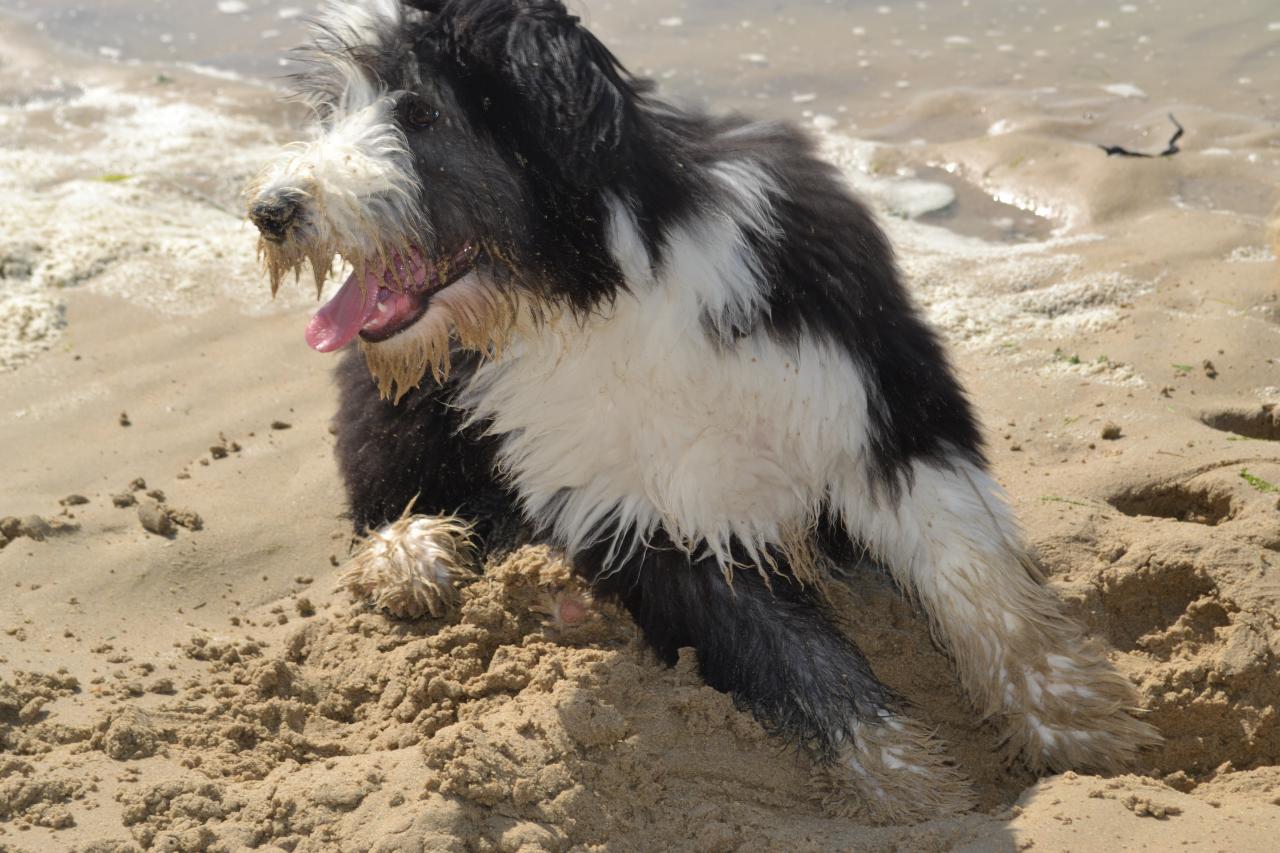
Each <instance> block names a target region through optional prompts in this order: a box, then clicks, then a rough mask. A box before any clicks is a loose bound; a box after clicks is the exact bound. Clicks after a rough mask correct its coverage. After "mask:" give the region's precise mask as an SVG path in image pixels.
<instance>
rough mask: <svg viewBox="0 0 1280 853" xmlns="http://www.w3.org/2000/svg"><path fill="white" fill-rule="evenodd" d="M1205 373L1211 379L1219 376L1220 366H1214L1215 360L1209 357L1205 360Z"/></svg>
mask: <svg viewBox="0 0 1280 853" xmlns="http://www.w3.org/2000/svg"><path fill="white" fill-rule="evenodd" d="M1204 375H1205V376H1207V377H1209V378H1210V379H1217V378H1218V368H1216V367H1214V366H1213V362H1212V361H1209V359H1207V358H1206V359H1205V360H1204Z"/></svg>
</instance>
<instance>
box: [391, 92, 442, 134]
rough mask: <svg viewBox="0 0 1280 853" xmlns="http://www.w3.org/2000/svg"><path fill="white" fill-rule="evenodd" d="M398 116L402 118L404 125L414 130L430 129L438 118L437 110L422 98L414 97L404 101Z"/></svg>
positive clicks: (438, 112)
mask: <svg viewBox="0 0 1280 853" xmlns="http://www.w3.org/2000/svg"><path fill="white" fill-rule="evenodd" d="M400 114H401V116H403V118H404V123H405V124H406V125H408V126H409V127H411V128H413V129H415V130H421V129H422V128H424V127H430V126H431V125H432V124H434V123H435V120H436V119H438V118H440V111H439V110H437V109H436V108H435V107H433V106H431V105H430V104H428V103H427V102H426V101H424V100H422V98H415V97H410V98H406V99H405V101H404V103H403V104H402V105H401V107H400Z"/></svg>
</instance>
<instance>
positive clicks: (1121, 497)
mask: <svg viewBox="0 0 1280 853" xmlns="http://www.w3.org/2000/svg"><path fill="white" fill-rule="evenodd" d="M1108 503H1110V504H1111V505H1112V506H1113V507H1115V508H1116V509H1118V510H1120V511H1121V512H1123V513H1124V514H1125V515H1132V516H1141V515H1145V516H1151V517H1154V518H1172V519H1174V520H1176V521H1187V522H1191V523H1192V524H1207V525H1209V526H1211V527H1212V526H1214V525H1217V524H1221V523H1222V522H1224V521H1227V520H1228V519H1230V518H1231V517H1232V516H1233V515H1234V514H1235V508H1234V507H1233V506H1232V505H1231V495H1230V493H1229V492H1227V491H1226V490H1225V489H1223V488H1221V487H1216V488H1215V487H1210V486H1192V485H1187V484H1183V483H1157V484H1154V485H1147V486H1138V487H1136V488H1133V489H1127V490H1125V491H1123V492H1121V493H1120V494H1118V495H1115V496H1114V497H1112V498H1110V499H1109V500H1108Z"/></svg>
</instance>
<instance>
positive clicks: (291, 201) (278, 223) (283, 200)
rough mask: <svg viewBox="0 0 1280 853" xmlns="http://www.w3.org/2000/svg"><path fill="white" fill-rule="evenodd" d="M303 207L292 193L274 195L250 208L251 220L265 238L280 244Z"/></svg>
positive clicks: (260, 200) (264, 198)
mask: <svg viewBox="0 0 1280 853" xmlns="http://www.w3.org/2000/svg"><path fill="white" fill-rule="evenodd" d="M301 206H302V205H301V203H300V201H299V199H298V198H297V196H295V195H293V194H291V193H272V194H270V195H266V196H263V197H262V198H260V199H258V200H257V201H255V202H254V203H253V204H252V205H251V206H250V207H249V218H250V219H252V220H253V224H254V225H257V226H258V230H259V231H261V232H262V236H263V237H266V238H267V239H268V240H275V241H276V242H279V241H281V240H283V239H284V237H285V235H286V234H288V233H289V226H290V225H292V224H293V221H294V220H295V219H297V218H298V210H299V209H300V208H301Z"/></svg>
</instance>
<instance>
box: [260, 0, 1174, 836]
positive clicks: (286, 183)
mask: <svg viewBox="0 0 1280 853" xmlns="http://www.w3.org/2000/svg"><path fill="white" fill-rule="evenodd" d="M304 58H305V59H306V60H307V62H308V63H309V70H307V71H306V72H304V73H303V74H301V75H300V77H299V89H300V93H301V95H302V96H304V97H305V98H306V99H307V101H308V102H309V103H310V104H311V105H313V106H314V108H315V111H316V113H317V115H318V119H319V132H318V134H317V136H316V138H315V139H314V140H313V141H311V142H307V143H300V144H298V145H296V146H293V147H290V148H288V149H286V150H285V151H284V152H283V153H282V155H281V157H280V158H279V159H278V161H276V162H274V163H273V164H271V165H270V166H269V167H268V168H267V169H266V170H264V172H263V173H262V175H261V177H260V178H259V179H258V180H257V181H256V182H255V184H254V185H253V186H252V187H251V188H250V191H249V205H250V216H251V218H252V219H253V221H254V222H255V223H256V224H257V226H258V228H259V229H260V230H261V233H262V241H261V248H262V252H263V256H264V260H265V265H266V267H267V269H268V271H269V273H270V276H271V280H272V285H273V287H274V286H276V285H278V283H279V281H280V279H281V277H282V276H283V275H284V274H285V273H287V272H289V271H293V272H295V273H297V272H298V271H299V270H300V268H301V267H302V266H303V265H304V263H309V264H310V266H311V267H312V269H313V271H314V274H315V277H316V283H317V286H320V285H321V284H322V283H323V281H324V280H325V278H326V277H327V276H328V275H329V274H330V272H331V271H332V269H333V267H334V263H335V262H334V258H335V256H341V257H342V258H344V259H345V261H346V262H347V263H349V264H351V265H352V266H353V268H354V269H355V273H354V274H353V275H352V276H351V278H350V279H349V280H348V281H347V282H346V284H345V285H344V286H343V287H342V288H341V289H340V290H339V291H338V293H337V295H336V296H334V298H333V299H332V300H331V301H330V302H329V303H328V304H327V305H325V306H324V307H323V308H321V309H320V311H319V313H317V314H316V316H315V317H314V319H313V320H312V321H311V324H310V326H309V328H308V329H307V339H308V341H309V342H310V344H311V345H312V346H313V347H314V348H316V349H318V350H320V351H322V352H328V351H334V350H338V349H343V348H346V354H345V355H344V356H343V360H342V363H341V366H340V367H339V374H338V375H339V382H340V385H341V395H342V401H341V409H340V411H339V414H338V417H337V421H336V423H337V429H338V456H339V461H340V464H341V469H342V474H343V476H344V478H345V481H346V487H347V491H348V494H349V497H350V501H351V510H352V513H353V515H354V519H355V523H356V525H357V527H358V528H359V529H360V530H362V531H363V530H366V529H367V530H371V531H372V533H371V534H370V537H369V540H368V542H367V543H366V546H365V548H364V550H363V551H362V552H361V553H360V554H359V555H358V557H357V558H356V563H355V567H354V569H353V571H352V573H351V575H350V576H349V577H350V579H351V585H352V586H353V588H356V589H358V590H361V591H364V592H366V593H368V594H369V595H370V596H372V597H374V598H376V599H377V601H378V603H380V604H382V605H384V606H386V607H388V608H389V609H391V610H392V611H394V612H398V613H402V614H413V613H421V612H424V611H425V610H431V611H432V612H433V613H435V612H438V611H439V608H440V606H441V605H443V604H446V603H447V599H448V598H449V595H450V592H451V591H452V590H453V588H454V587H453V576H454V574H455V573H456V572H457V571H459V570H460V569H463V568H465V564H466V563H467V562H468V561H470V560H472V559H475V557H476V556H482V554H481V555H474V554H471V553H470V552H469V550H468V545H469V541H470V535H469V531H470V530H474V533H475V538H476V539H477V540H478V541H479V543H480V545H481V548H482V550H491V549H493V548H495V547H497V543H499V542H500V541H504V539H505V538H507V534H509V533H510V532H511V529H512V526H513V524H514V525H523V526H524V529H525V530H526V531H527V533H528V536H527V537H526V538H532V540H533V541H539V542H545V543H550V544H551V545H553V546H554V547H556V548H557V549H559V550H561V551H562V552H563V553H564V554H565V555H566V556H567V557H568V559H569V560H570V561H571V562H572V564H573V566H574V570H575V571H576V572H577V573H578V574H580V575H581V576H582V577H583V578H584V579H586V580H587V581H588V582H589V583H590V584H591V586H592V588H593V589H594V590H595V591H596V592H597V593H598V594H600V595H602V596H605V597H608V598H611V599H613V600H615V601H617V602H620V603H621V604H622V605H623V606H624V607H625V608H626V609H627V610H628V611H629V612H630V613H631V614H632V616H633V617H634V618H635V620H636V622H637V624H638V625H639V626H640V628H641V630H642V631H643V633H644V635H645V637H646V638H647V639H648V641H649V642H650V643H651V644H652V646H653V648H654V650H655V651H656V652H657V654H658V655H659V656H660V657H662V658H663V659H664V660H666V661H674V660H675V657H676V652H677V650H678V649H679V648H681V647H685V646H692V647H693V648H695V649H696V650H697V656H698V662H699V665H700V667H701V671H702V674H703V676H704V677H705V679H706V681H707V683H708V684H710V685H712V686H714V687H716V688H718V689H720V690H724V691H727V692H728V693H730V694H732V695H733V696H734V697H735V698H736V699H737V700H738V701H739V703H740V704H741V705H742V706H744V707H746V708H748V709H750V710H751V711H752V712H753V713H754V714H755V716H756V717H757V718H758V719H759V720H761V721H762V722H763V723H764V724H766V725H767V726H769V727H770V728H771V729H773V730H775V731H777V732H779V733H780V734H782V735H784V736H787V737H789V738H791V739H793V740H795V741H797V742H798V743H800V744H802V745H803V746H804V747H805V748H806V749H808V750H809V751H810V753H811V754H812V756H813V757H814V759H815V760H816V763H817V764H818V765H819V766H820V767H823V768H825V770H824V773H826V774H828V776H831V775H834V776H835V777H838V778H840V779H843V780H845V782H847V783H849V784H851V785H852V790H853V791H854V793H853V794H852V795H850V794H849V792H850V788H849V787H845V788H844V789H843V791H844V793H845V795H846V799H845V804H846V805H847V806H848V807H849V808H850V809H851V810H852V809H861V810H864V811H865V812H869V813H870V814H872V815H874V816H876V817H879V818H881V819H889V820H904V819H912V818H918V817H922V816H929V815H931V814H936V813H940V812H944V811H948V810H955V809H959V808H963V807H965V806H966V805H967V804H968V803H969V802H970V795H969V792H968V787H967V785H966V783H965V781H964V778H963V776H962V775H961V774H960V773H959V772H958V771H957V770H956V769H955V768H954V766H953V765H952V764H951V762H950V761H949V760H948V759H947V758H946V756H945V753H944V750H943V746H942V744H941V743H940V742H939V741H938V740H937V739H936V738H935V737H934V736H933V735H932V734H931V732H930V730H929V729H928V728H927V727H925V726H924V725H922V724H920V723H918V722H916V721H915V720H913V719H911V718H910V717H909V716H907V715H906V713H905V712H904V705H903V702H902V701H901V700H900V699H899V698H898V697H896V696H895V695H894V694H893V693H892V692H891V691H890V690H888V689H887V688H886V687H885V686H884V685H882V684H881V683H880V682H879V681H877V680H876V677H875V676H874V675H873V674H872V671H871V668H870V667H869V666H868V664H867V661H866V660H865V659H864V657H863V656H862V654H861V653H860V652H859V651H858V649H857V648H856V647H855V646H854V644H853V643H852V642H851V641H850V640H849V639H848V638H847V637H846V636H845V635H844V634H843V633H841V631H840V630H838V629H837V627H836V626H835V624H834V623H833V621H832V615H831V613H830V612H829V610H828V607H827V605H826V603H825V599H824V597H823V595H822V593H821V590H822V587H823V581H824V577H825V575H824V568H823V567H824V566H827V565H829V564H830V562H834V563H836V564H839V563H841V562H843V563H846V564H849V563H852V562H855V561H856V560H857V559H858V558H859V556H860V555H862V554H864V553H866V554H869V555H871V556H872V557H873V558H875V559H876V560H877V561H879V562H882V563H883V564H884V565H886V566H887V567H888V568H889V570H890V571H891V572H892V575H893V577H894V578H895V579H896V581H897V582H898V583H899V584H900V585H901V587H902V588H903V589H904V590H905V591H906V592H907V593H908V594H909V595H911V596H912V597H913V598H914V599H915V600H917V601H918V602H919V603H920V605H921V606H922V607H923V608H924V610H925V612H926V613H927V614H928V616H929V619H930V621H931V624H932V626H933V629H934V632H935V635H936V637H937V639H938V640H939V641H940V643H941V644H942V645H943V646H944V647H945V648H946V649H947V650H948V652H949V653H950V654H951V656H952V657H953V658H954V659H955V662H956V665H957V667H958V669H959V672H960V676H961V678H962V680H963V682H964V685H965V687H966V688H967V689H968V691H969V693H970V694H971V695H972V697H973V700H974V702H975V703H976V705H977V710H978V711H979V712H980V713H981V714H982V715H984V716H993V717H998V718H999V720H1000V724H1001V725H1002V726H1003V727H1004V731H1005V732H1006V733H1007V738H1008V741H1009V742H1010V744H1011V745H1012V748H1013V749H1015V750H1017V751H1018V752H1019V753H1020V754H1021V755H1022V756H1023V758H1024V759H1025V760H1026V762H1027V763H1028V764H1030V765H1031V766H1032V767H1033V768H1036V769H1054V770H1058V769H1065V768H1071V767H1075V768H1091V769H1099V770H1107V769H1111V768H1116V767H1118V766H1120V765H1122V764H1124V763H1125V762H1126V761H1128V760H1130V759H1132V758H1133V757H1134V755H1135V752H1136V751H1137V750H1138V749H1139V748H1140V747H1141V746H1143V745H1145V744H1147V743H1150V742H1152V741H1153V740H1155V738H1156V735H1155V732H1154V731H1153V730H1152V729H1151V728H1150V727H1149V726H1147V725H1146V724H1145V723H1142V722H1139V721H1137V720H1135V719H1134V718H1133V717H1132V716H1130V713H1129V712H1130V711H1131V710H1132V709H1133V708H1134V706H1135V705H1136V695H1135V693H1134V691H1133V689H1132V687H1131V686H1130V685H1129V684H1128V683H1127V682H1126V681H1125V680H1124V679H1123V678H1121V677H1120V676H1119V675H1117V673H1116V672H1115V671H1114V670H1113V669H1112V668H1111V667H1110V666H1109V665H1108V663H1107V661H1106V659H1105V657H1104V656H1103V654H1102V652H1101V651H1100V650H1099V649H1098V648H1096V647H1095V646H1094V645H1092V644H1091V643H1090V642H1088V641H1087V640H1086V639H1085V638H1084V637H1083V636H1082V632H1081V629H1080V628H1079V626H1077V625H1076V624H1074V623H1073V622H1072V621H1071V620H1069V619H1068V618H1067V617H1066V616H1064V614H1063V612H1062V608H1061V606H1060V604H1059V602H1058V601H1057V600H1056V599H1055V597H1054V596H1053V594H1052V593H1051V592H1050V591H1049V590H1047V589H1046V588H1045V587H1044V585H1043V584H1042V582H1041V580H1040V578H1039V577H1038V575H1037V573H1036V570H1035V568H1034V567H1033V566H1032V564H1031V563H1030V561H1029V560H1028V557H1027V555H1026V551H1025V549H1024V545H1023V542H1022V539H1021V536H1020V534H1019V531H1018V528H1017V525H1016V524H1015V522H1014V519H1013V518H1012V517H1011V515H1010V512H1009V510H1008V508H1007V506H1006V504H1005V499H1004V496H1003V494H1002V492H1001V489H1000V487H999V486H998V485H997V484H996V483H995V482H994V481H993V480H992V478H991V476H990V475H989V474H988V473H987V469H986V463H985V461H984V458H983V451H982V442H981V438H980V435H979V429H978V426H977V424H976V423H975V420H974V416H973V413H972V411H971V409H970V407H969V404H968V402H967V401H966V399H965V396H964V393H963V391H962V390H961V388H960V387H959V385H958V384H957V381H956V379H955V376H954V375H953V373H952V370H951V368H950V367H949V365H948V362H947V357H946V354H945V353H944V351H943V349H942V347H941V345H940V344H939V341H938V339H937V337H936V336H935V335H934V333H933V332H932V331H931V330H930V329H929V328H928V327H927V326H926V325H925V324H924V323H923V322H922V320H921V319H920V317H919V316H918V314H917V313H916V311H915V309H914V308H913V306H912V303H911V301H910V299H909V297H908V295H907V293H906V292H905V290H904V289H903V286H902V284H901V282H900V281H899V278H898V274H897V272H896V271H895V267H894V261H893V256H892V252H891V250H890V247H889V245H888V244H887V243H886V240H885V237H884V235H883V234H882V233H881V231H880V229H879V228H878V227H877V226H876V223H875V222H874V220H873V217H872V216H871V215H870V214H869V213H868V211H867V209H866V208H864V207H863V206H862V205H861V204H860V203H859V202H858V201H857V200H856V199H854V198H853V197H851V195H850V193H849V191H848V190H847V189H846V187H845V185H844V183H843V182H842V180H841V178H840V176H839V175H838V174H837V173H836V172H835V170H834V169H833V168H832V167H830V166H828V165H827V164H825V163H823V162H822V161H820V160H819V159H818V158H817V157H816V156H815V155H814V152H813V148H812V145H811V144H810V142H809V140H807V139H806V138H805V136H804V135H803V134H801V133H800V132H798V131H796V130H795V129H793V128H790V127H787V126H784V125H780V124H775V123H766V124H756V123H751V122H749V121H747V120H745V119H742V118H738V117H728V118H713V117H709V116H705V115H700V114H696V113H691V112H687V111H683V110H680V109H676V108H673V107H672V106H670V105H668V104H666V103H664V102H663V101H661V100H659V99H658V98H656V97H655V96H654V95H653V93H652V87H651V85H650V84H649V83H647V82H646V81H643V80H639V79H637V78H635V77H632V76H631V75H629V74H628V73H627V72H626V71H625V70H624V69H623V67H622V66H621V65H620V64H619V63H618V61H617V60H616V59H615V58H614V57H613V55H612V54H611V53H610V52H609V51H608V49H606V48H605V47H604V45H602V44H601V43H600V42H599V41H598V40H597V39H596V38H594V37H593V36H592V35H591V34H590V33H589V32H588V31H587V30H586V29H584V28H583V27H582V26H581V24H580V23H579V22H578V19H577V18H575V17H573V16H571V15H569V14H568V13H567V12H566V10H565V8H564V6H563V5H562V4H561V3H560V2H559V0H407V2H404V3H401V2H399V0H354V2H351V3H349V4H345V5H337V6H334V7H332V8H331V9H330V10H329V11H328V12H327V13H326V14H325V16H324V17H322V18H321V20H320V21H319V22H318V25H317V28H316V33H315V38H314V41H313V43H312V44H311V45H310V47H309V48H307V49H306V52H305V57H304ZM352 341H358V349H357V348H355V347H349V348H348V347H347V344H349V343H351V342H352ZM370 373H372V376H373V380H372V381H371V379H370V375H369V374H370ZM415 496H417V497H416V504H415V510H416V511H417V512H419V513H427V514H424V515H414V516H409V517H402V516H401V513H402V511H403V509H404V507H405V506H406V505H408V504H410V503H411V502H412V501H413V500H414V498H415ZM455 514H456V516H455ZM504 531H505V533H504Z"/></svg>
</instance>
